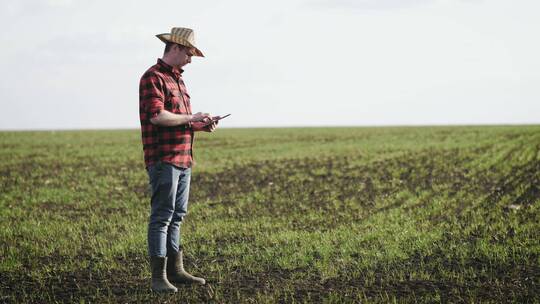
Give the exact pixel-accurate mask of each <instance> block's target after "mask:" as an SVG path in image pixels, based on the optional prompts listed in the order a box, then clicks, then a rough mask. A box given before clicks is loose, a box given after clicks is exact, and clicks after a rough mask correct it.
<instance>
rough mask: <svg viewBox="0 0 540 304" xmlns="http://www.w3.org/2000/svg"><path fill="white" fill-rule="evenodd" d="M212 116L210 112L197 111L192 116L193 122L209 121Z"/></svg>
mask: <svg viewBox="0 0 540 304" xmlns="http://www.w3.org/2000/svg"><path fill="white" fill-rule="evenodd" d="M210 119H212V117H211V116H210V114H208V113H202V112H197V113H195V114H193V115H192V116H191V121H192V122H209V121H210Z"/></svg>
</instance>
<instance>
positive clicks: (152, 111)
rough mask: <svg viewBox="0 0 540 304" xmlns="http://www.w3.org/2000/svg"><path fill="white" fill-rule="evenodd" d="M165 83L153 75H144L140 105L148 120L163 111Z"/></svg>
mask: <svg viewBox="0 0 540 304" xmlns="http://www.w3.org/2000/svg"><path fill="white" fill-rule="evenodd" d="M163 86H164V84H163V81H162V80H161V78H159V77H158V76H156V75H155V74H152V73H147V74H145V75H143V77H142V78H141V81H140V84H139V98H140V99H139V103H140V107H141V108H142V110H143V111H144V112H145V113H146V114H147V115H148V118H153V117H155V116H157V115H158V114H159V113H160V112H161V110H163V107H164V105H163V102H164V99H165V98H164V94H163Z"/></svg>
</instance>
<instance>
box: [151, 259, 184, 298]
mask: <svg viewBox="0 0 540 304" xmlns="http://www.w3.org/2000/svg"><path fill="white" fill-rule="evenodd" d="M166 264H167V258H166V257H158V256H155V257H150V268H151V269H152V291H154V292H160V293H174V292H177V291H178V289H177V288H176V287H174V286H173V285H172V284H171V283H170V282H169V280H167V274H166V268H165V267H166Z"/></svg>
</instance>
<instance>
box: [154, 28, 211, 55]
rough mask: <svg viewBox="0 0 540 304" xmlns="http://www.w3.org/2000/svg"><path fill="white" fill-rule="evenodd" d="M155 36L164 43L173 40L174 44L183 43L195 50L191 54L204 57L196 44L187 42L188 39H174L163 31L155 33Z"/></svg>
mask: <svg viewBox="0 0 540 304" xmlns="http://www.w3.org/2000/svg"><path fill="white" fill-rule="evenodd" d="M156 37H158V39H159V40H161V41H163V42H164V43H167V42H173V43H176V44H180V45H183V46H187V47H189V48H192V49H194V50H195V54H193V56H199V57H204V55H203V53H202V52H201V50H199V49H198V48H197V47H196V46H194V45H193V44H191V43H189V42H188V41H175V40H172V38H171V37H172V36H171V34H169V33H164V34H158V35H156Z"/></svg>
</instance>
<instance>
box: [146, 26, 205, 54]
mask: <svg viewBox="0 0 540 304" xmlns="http://www.w3.org/2000/svg"><path fill="white" fill-rule="evenodd" d="M156 37H158V38H159V40H161V41H163V42H165V43H167V42H168V41H170V42H174V43H178V44H181V45H184V46H187V47H190V48H193V49H195V54H194V56H199V57H204V55H203V53H202V52H201V51H200V50H199V49H198V48H197V47H196V46H195V33H193V30H192V29H190V28H186V27H173V28H172V29H171V32H170V33H163V34H158V35H156Z"/></svg>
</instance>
